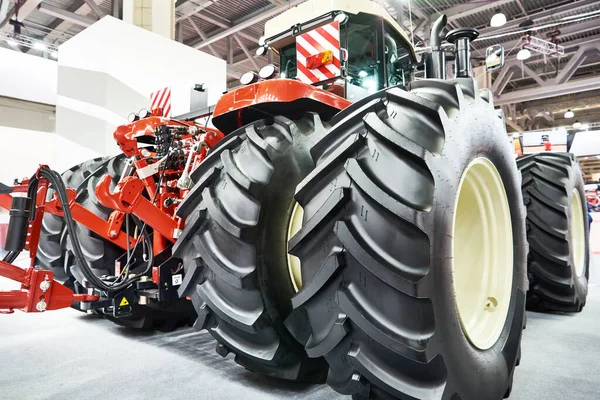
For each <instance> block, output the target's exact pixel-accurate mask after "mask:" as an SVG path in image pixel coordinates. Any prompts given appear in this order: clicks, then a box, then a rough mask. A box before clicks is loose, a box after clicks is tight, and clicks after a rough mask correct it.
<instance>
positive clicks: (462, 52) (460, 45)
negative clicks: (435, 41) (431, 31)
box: [446, 28, 479, 78]
mask: <svg viewBox="0 0 600 400" xmlns="http://www.w3.org/2000/svg"><path fill="white" fill-rule="evenodd" d="M477 36H479V32H477V30H475V29H473V28H458V29H454V30H453V31H450V32H448V34H447V35H446V40H447V41H448V42H450V43H452V44H453V45H454V53H455V56H456V61H455V63H456V64H455V65H456V77H457V78H469V77H471V42H472V41H473V40H475V39H477Z"/></svg>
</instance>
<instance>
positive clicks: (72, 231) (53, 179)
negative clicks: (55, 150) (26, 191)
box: [39, 168, 141, 292]
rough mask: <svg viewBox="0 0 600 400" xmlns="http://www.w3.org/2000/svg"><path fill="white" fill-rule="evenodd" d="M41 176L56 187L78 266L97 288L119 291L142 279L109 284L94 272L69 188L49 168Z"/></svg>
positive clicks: (41, 170)
mask: <svg viewBox="0 0 600 400" xmlns="http://www.w3.org/2000/svg"><path fill="white" fill-rule="evenodd" d="M39 175H40V177H43V178H46V179H48V181H50V183H51V185H52V186H53V187H54V190H55V191H56V194H57V196H58V199H59V201H60V204H61V206H62V209H63V213H64V220H65V225H66V227H67V232H68V233H69V240H70V241H71V245H72V247H73V252H74V254H75V261H76V262H77V264H78V266H79V267H80V268H81V272H82V273H83V276H85V278H86V279H87V280H88V281H89V282H90V283H91V284H92V285H93V286H94V287H95V288H97V289H100V290H104V291H107V292H112V291H118V290H121V289H124V288H126V287H127V286H129V285H130V284H131V283H132V282H133V281H135V280H137V279H140V278H141V276H136V277H135V278H132V279H129V280H126V281H124V282H123V283H121V284H115V285H108V284H106V283H105V282H104V281H102V280H101V279H100V278H99V277H97V276H96V274H94V272H93V271H92V269H91V267H90V266H89V264H88V263H87V260H86V258H85V255H84V254H83V251H82V250H81V244H80V243H79V239H78V236H77V231H76V228H75V223H74V221H73V216H72V215H71V209H70V208H69V199H68V196H67V190H66V188H65V185H64V183H63V181H62V178H61V176H60V175H59V174H58V173H57V172H55V171H52V170H51V169H49V168H42V169H40V171H39Z"/></svg>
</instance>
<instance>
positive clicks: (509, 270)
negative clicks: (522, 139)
mask: <svg viewBox="0 0 600 400" xmlns="http://www.w3.org/2000/svg"><path fill="white" fill-rule="evenodd" d="M454 209H455V214H454V224H453V235H452V237H453V239H452V255H453V265H452V273H453V280H454V283H453V287H454V295H455V299H456V308H457V312H458V316H459V319H460V322H461V326H462V329H463V332H464V333H465V335H466V337H467V338H468V339H469V341H470V342H471V343H472V344H473V345H474V346H475V347H477V348H479V349H482V350H485V349H489V348H490V347H492V346H493V345H494V344H495V343H496V341H497V340H498V338H499V337H500V334H501V333H502V329H503V328H504V324H505V322H506V318H507V316H508V309H509V304H510V296H511V292H512V281H513V237H512V223H511V218H510V208H509V205H508V199H507V197H506V191H505V189H504V184H503V182H502V178H501V177H500V174H499V173H498V170H497V169H496V167H495V166H494V164H492V162H491V161H490V160H489V159H487V158H484V157H479V158H476V159H475V160H473V161H472V162H471V163H470V164H469V165H468V166H467V168H466V169H465V171H464V172H463V175H462V177H461V180H460V183H459V186H458V191H457V195H456V200H455V208H454Z"/></svg>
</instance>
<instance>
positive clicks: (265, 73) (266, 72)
mask: <svg viewBox="0 0 600 400" xmlns="http://www.w3.org/2000/svg"><path fill="white" fill-rule="evenodd" d="M275 73H277V68H275V66H274V65H273V64H269V65H265V66H264V67H262V68H261V69H260V71H258V76H260V77H261V78H263V79H269V78H272V77H273V76H274V75H275Z"/></svg>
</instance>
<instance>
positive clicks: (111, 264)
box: [64, 154, 126, 281]
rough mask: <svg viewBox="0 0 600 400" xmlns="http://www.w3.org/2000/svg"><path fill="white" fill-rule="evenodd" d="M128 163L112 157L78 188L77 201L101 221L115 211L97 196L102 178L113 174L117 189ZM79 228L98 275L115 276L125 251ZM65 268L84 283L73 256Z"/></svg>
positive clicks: (69, 249) (66, 244) (83, 228)
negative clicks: (117, 265)
mask: <svg viewBox="0 0 600 400" xmlns="http://www.w3.org/2000/svg"><path fill="white" fill-rule="evenodd" d="M125 162H126V157H125V156H124V155H122V154H119V155H117V156H114V157H110V158H108V159H107V160H106V161H105V162H103V163H102V164H101V165H100V166H99V167H98V168H96V170H95V171H94V173H92V174H91V175H90V176H89V177H88V179H87V180H86V181H85V183H84V184H83V185H81V186H80V187H79V188H78V190H77V197H76V199H77V202H78V203H79V204H81V205H82V206H83V207H85V208H86V209H87V210H89V211H91V212H92V213H94V214H96V215H97V216H99V217H100V218H102V219H104V220H107V219H108V217H109V216H110V214H111V213H112V212H113V210H112V209H109V208H106V207H104V206H103V205H102V204H100V202H99V201H98V198H97V197H96V186H97V185H98V182H99V181H100V179H102V178H103V177H104V176H105V175H110V176H111V177H112V182H111V185H110V187H111V190H114V188H115V186H116V185H117V183H118V182H119V180H120V179H121V174H122V173H123V169H124V168H125ZM75 226H76V229H77V236H78V238H79V243H80V244H81V249H82V250H83V253H84V254H85V256H86V259H87V262H88V264H89V265H90V267H92V270H93V271H94V273H95V274H96V275H97V276H102V275H112V274H114V272H115V260H116V259H117V258H119V257H120V256H121V255H122V254H123V253H124V251H123V249H121V248H120V247H118V246H117V245H115V244H113V243H111V242H108V241H106V240H105V239H104V238H102V237H101V236H99V235H97V234H95V233H94V232H92V231H90V230H89V229H87V228H86V227H85V226H83V225H81V224H76V225H75ZM67 237H68V235H65V240H64V245H65V246H66V249H67V250H68V251H69V252H71V241H70V240H67ZM65 265H66V266H67V268H69V269H70V270H69V273H70V274H71V275H73V276H75V278H76V279H77V280H78V281H81V280H82V278H83V275H82V274H81V272H80V271H79V267H77V266H75V265H73V259H72V257H71V258H68V259H67V260H66V262H65Z"/></svg>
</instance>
